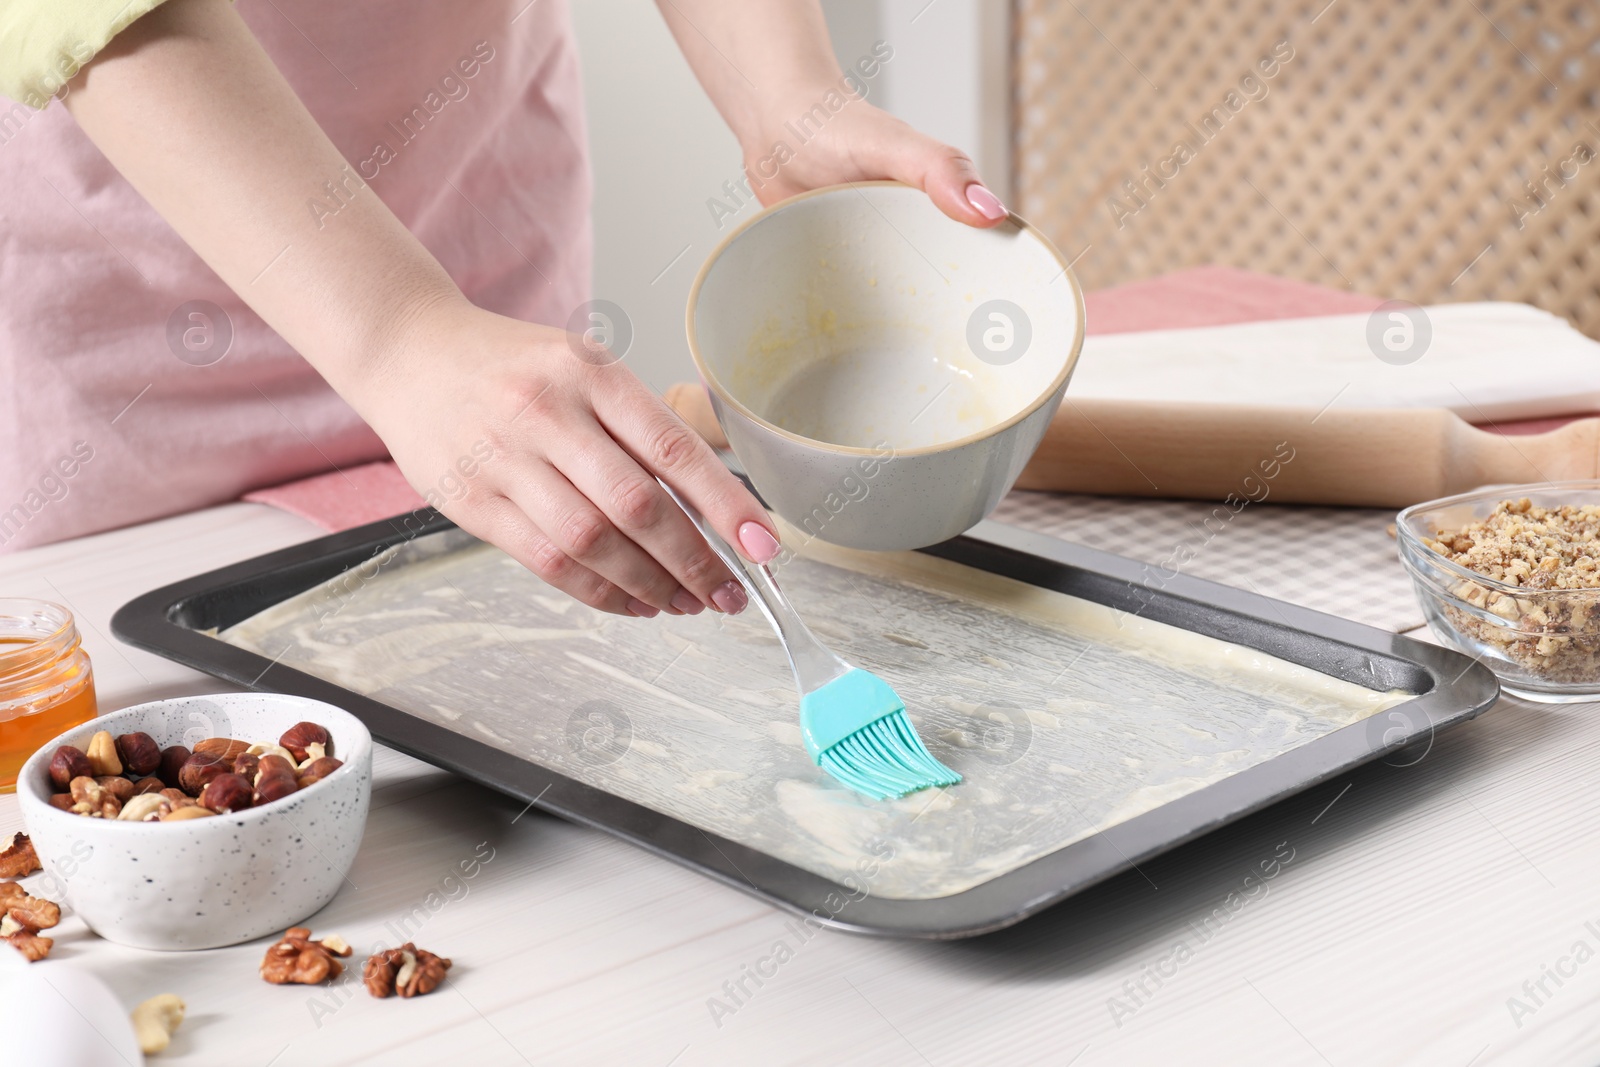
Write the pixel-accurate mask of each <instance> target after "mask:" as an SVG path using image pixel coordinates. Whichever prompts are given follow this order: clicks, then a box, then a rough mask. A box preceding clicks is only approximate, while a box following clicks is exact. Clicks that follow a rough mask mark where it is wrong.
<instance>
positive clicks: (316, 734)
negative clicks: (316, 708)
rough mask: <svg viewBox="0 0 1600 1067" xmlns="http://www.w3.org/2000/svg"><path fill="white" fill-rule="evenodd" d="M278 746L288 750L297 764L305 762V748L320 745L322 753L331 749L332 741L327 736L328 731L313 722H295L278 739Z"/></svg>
mask: <svg viewBox="0 0 1600 1067" xmlns="http://www.w3.org/2000/svg"><path fill="white" fill-rule="evenodd" d="M278 744H279V745H280V746H281V747H283V748H286V749H288V750H289V752H290V754H291V755H293V756H294V758H295V761H296V762H297V763H303V762H305V758H306V746H307V745H311V744H318V745H321V746H322V748H323V753H324V754H326V753H327V750H328V749H330V748H332V747H333V739H332V738H331V737H329V736H328V731H327V730H326V729H325V728H324V727H321V726H318V725H317V724H316V723H314V722H297V723H295V724H294V725H293V726H291V727H289V728H288V729H287V730H285V731H284V732H283V736H282V737H280V738H278Z"/></svg>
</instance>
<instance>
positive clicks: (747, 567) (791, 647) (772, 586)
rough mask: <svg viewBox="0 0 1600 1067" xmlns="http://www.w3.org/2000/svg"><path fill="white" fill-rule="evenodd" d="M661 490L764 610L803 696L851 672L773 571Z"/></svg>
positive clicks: (669, 490) (669, 491)
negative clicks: (803, 617)
mask: <svg viewBox="0 0 1600 1067" xmlns="http://www.w3.org/2000/svg"><path fill="white" fill-rule="evenodd" d="M657 480H658V481H659V480H660V479H657ZM661 488H663V489H665V490H666V491H667V495H668V496H670V497H672V499H673V500H675V501H677V504H678V506H679V507H680V508H682V509H683V513H684V514H685V515H687V516H689V521H690V522H692V523H694V526H695V529H697V530H699V531H700V535H701V536H702V537H704V538H705V539H706V543H707V544H708V545H710V546H711V550H712V551H713V552H715V553H716V554H717V555H718V557H720V558H721V560H722V562H724V563H726V564H727V565H728V569H729V570H731V571H733V576H734V577H735V578H737V579H738V580H739V584H740V585H742V586H744V588H745V591H746V592H747V593H749V594H750V598H751V599H752V600H754V601H755V602H756V604H757V606H759V607H760V608H761V614H763V615H765V616H766V617H767V621H768V622H770V623H771V624H772V628H773V629H774V630H776V631H777V633H778V640H780V641H782V642H783V650H784V651H785V652H787V653H788V654H789V666H790V667H792V668H793V669H794V679H795V684H796V685H798V686H799V687H800V695H801V696H804V695H805V694H807V693H809V692H811V691H812V690H815V689H819V688H821V687H822V686H823V685H825V684H827V683H828V682H831V681H833V680H834V679H835V678H837V677H839V676H840V675H841V674H844V673H845V672H846V671H848V670H850V664H848V663H846V662H845V661H844V660H842V659H840V658H839V657H838V656H836V655H834V654H833V652H832V651H831V650H830V649H829V648H828V647H827V646H826V645H824V644H823V643H822V642H821V641H818V640H817V639H816V637H815V636H814V635H813V634H812V633H811V630H810V629H809V628H808V627H807V626H806V624H805V623H804V622H803V621H801V619H800V615H799V613H798V612H796V611H795V610H794V605H792V604H790V603H789V598H788V597H786V596H784V595H783V590H782V589H780V588H778V581H777V579H776V578H774V577H773V576H772V572H771V571H769V570H768V569H767V568H766V565H765V564H761V563H751V562H750V561H749V560H747V559H745V558H744V557H743V556H741V555H740V554H739V553H738V552H736V551H734V549H733V546H732V545H730V544H728V542H726V541H724V540H723V539H722V535H721V534H719V533H717V531H716V530H714V529H712V528H711V524H710V523H708V522H707V521H706V519H705V516H704V515H701V514H700V513H699V512H698V511H696V510H695V509H694V507H693V506H692V505H691V504H689V502H688V501H686V500H684V499H683V497H681V496H679V495H678V494H677V492H676V491H675V490H674V489H673V488H672V486H670V485H668V484H667V483H666V482H661Z"/></svg>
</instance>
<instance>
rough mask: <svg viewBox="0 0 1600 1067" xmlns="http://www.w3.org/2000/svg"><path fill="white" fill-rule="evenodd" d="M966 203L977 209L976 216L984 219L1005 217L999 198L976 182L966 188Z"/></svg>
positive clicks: (1004, 210) (1003, 206)
mask: <svg viewBox="0 0 1600 1067" xmlns="http://www.w3.org/2000/svg"><path fill="white" fill-rule="evenodd" d="M967 203H969V204H971V205H972V206H973V207H975V208H977V209H978V214H980V215H982V216H983V217H984V218H986V219H1003V218H1005V217H1006V206H1005V205H1004V204H1002V203H1001V202H1000V198H999V197H998V196H995V195H994V194H993V193H991V192H990V191H989V190H987V189H985V188H984V187H983V186H981V185H979V184H978V183H977V182H973V183H972V184H971V185H969V186H967Z"/></svg>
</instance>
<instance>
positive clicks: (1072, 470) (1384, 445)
mask: <svg viewBox="0 0 1600 1067" xmlns="http://www.w3.org/2000/svg"><path fill="white" fill-rule="evenodd" d="M666 399H667V403H669V404H671V405H672V407H673V408H674V409H675V410H676V411H677V412H678V414H679V415H681V416H682V417H683V419H684V421H685V422H687V423H688V424H689V425H691V426H693V427H694V428H695V429H696V430H698V431H699V432H700V434H701V435H702V436H704V437H705V438H706V440H708V441H710V442H711V443H712V444H713V445H715V446H717V447H718V448H726V447H727V439H726V438H725V437H723V435H722V429H721V428H720V427H719V426H718V425H717V421H716V418H715V417H714V416H713V415H712V413H711V402H710V400H708V399H707V398H706V394H705V390H704V388H702V387H701V386H700V385H699V383H687V382H686V383H680V384H678V385H674V386H673V387H672V388H670V389H668V390H667V394H666ZM1247 478H1249V479H1251V481H1249V482H1246V479H1247ZM1577 478H1600V418H1585V419H1579V420H1577V421H1576V422H1571V423H1568V424H1567V425H1566V426H1563V427H1561V428H1560V429H1558V430H1551V431H1549V432H1548V433H1541V434H1528V435H1523V436H1508V435H1502V434H1497V433H1490V432H1488V431H1485V430H1480V429H1478V428H1477V427H1475V426H1472V425H1470V424H1469V423H1467V422H1466V421H1465V420H1463V419H1461V418H1460V417H1459V416H1457V415H1456V414H1455V413H1453V412H1450V411H1447V410H1444V409H1443V408H1437V409H1436V408H1360V409H1350V410H1341V409H1340V408H1338V407H1331V408H1327V409H1325V410H1323V411H1321V412H1320V413H1319V412H1318V411H1316V410H1315V409H1311V408H1264V407H1246V406H1241V405H1231V404H1175V403H1139V402H1136V401H1129V400H1095V399H1083V400H1074V399H1073V398H1072V397H1071V395H1070V393H1069V394H1068V397H1067V400H1066V401H1065V402H1063V403H1062V405H1061V410H1060V411H1058V412H1057V413H1056V417H1055V420H1054V421H1053V422H1051V424H1050V429H1049V430H1048V431H1046V433H1045V437H1044V441H1043V442H1042V443H1041V444H1040V445H1039V450H1038V451H1037V452H1035V453H1034V456H1033V459H1032V460H1031V461H1030V462H1029V463H1028V466H1027V467H1026V468H1025V469H1024V470H1023V472H1022V477H1021V478H1020V479H1018V481H1017V487H1018V488H1020V489H1050V490H1056V491H1060V492H1072V493H1102V494H1107V495H1114V496H1160V497H1178V498H1186V499H1193V500H1223V499H1226V498H1227V496H1228V494H1229V493H1233V494H1236V495H1237V496H1239V497H1244V498H1248V499H1251V500H1256V501H1260V500H1267V499H1271V500H1276V501H1279V502H1282V503H1287V504H1347V505H1359V506H1367V507H1396V508H1397V507H1405V506H1407V505H1409V504H1416V503H1420V502H1421V501H1424V500H1432V499H1434V498H1435V497H1441V496H1449V495H1451V494H1452V493H1463V492H1466V491H1468V490H1470V489H1475V488H1477V487H1478V486H1480V485H1488V484H1493V483H1517V482H1547V481H1553V482H1559V481H1567V480H1569V479H1577ZM1263 487H1264V488H1263Z"/></svg>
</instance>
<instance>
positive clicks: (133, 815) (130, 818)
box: [117, 793, 167, 822]
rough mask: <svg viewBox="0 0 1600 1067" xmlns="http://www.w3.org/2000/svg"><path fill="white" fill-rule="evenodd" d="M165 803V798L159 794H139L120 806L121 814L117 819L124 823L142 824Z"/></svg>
mask: <svg viewBox="0 0 1600 1067" xmlns="http://www.w3.org/2000/svg"><path fill="white" fill-rule="evenodd" d="M166 802H167V798H166V797H164V796H162V795H161V794H160V793H140V794H139V795H138V796H136V797H131V798H129V800H128V802H127V803H126V804H124V805H122V812H121V814H119V815H118V816H117V819H118V820H119V821H126V822H144V821H146V820H147V819H150V818H151V817H152V816H154V815H155V814H156V813H157V812H159V811H160V810H161V805H163V804H165V803H166Z"/></svg>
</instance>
